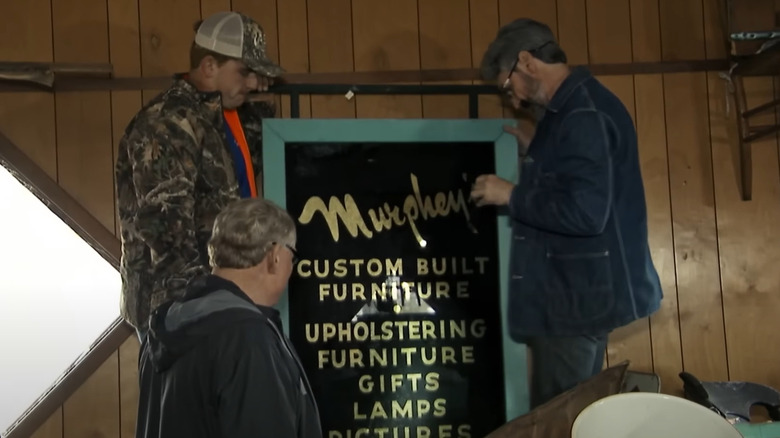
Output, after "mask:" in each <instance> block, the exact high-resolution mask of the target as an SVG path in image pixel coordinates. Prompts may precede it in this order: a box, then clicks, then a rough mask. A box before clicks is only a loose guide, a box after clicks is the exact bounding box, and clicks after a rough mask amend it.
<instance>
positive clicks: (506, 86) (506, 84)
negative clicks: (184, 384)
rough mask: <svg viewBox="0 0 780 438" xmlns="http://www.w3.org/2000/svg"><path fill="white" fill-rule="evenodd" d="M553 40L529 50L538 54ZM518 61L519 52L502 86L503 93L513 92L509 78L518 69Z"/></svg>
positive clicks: (533, 53)
mask: <svg viewBox="0 0 780 438" xmlns="http://www.w3.org/2000/svg"><path fill="white" fill-rule="evenodd" d="M553 42H554V41H547V42H546V43H544V44H542V45H540V46H539V47H537V48H535V49H531V50H528V51H527V52H528V53H530V54H532V55H534V56H536V55H537V54H538V53H539V51H540V50H542V49H543V48H544V47H545V46H547V45H548V44H552V43H553ZM521 52H522V50H521ZM518 62H520V53H518V54H517V56H516V57H515V62H514V64H512V68H511V69H509V74H508V75H507V76H506V80H505V81H504V84H503V85H502V86H501V91H502V92H503V93H506V94H507V95H509V94H511V91H512V90H510V89H509V78H511V77H512V73H514V72H515V70H517V63H518Z"/></svg>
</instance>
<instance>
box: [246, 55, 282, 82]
mask: <svg viewBox="0 0 780 438" xmlns="http://www.w3.org/2000/svg"><path fill="white" fill-rule="evenodd" d="M244 64H246V66H247V67H249V68H250V69H251V70H252V71H255V72H257V73H259V74H261V75H263V76H268V77H272V78H275V77H277V76H281V75H282V74H283V73H285V69H283V68H282V67H280V66H278V65H276V64H274V63H273V62H271V61H267V60H260V59H245V60H244Z"/></svg>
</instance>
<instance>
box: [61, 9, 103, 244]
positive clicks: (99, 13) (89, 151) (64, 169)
mask: <svg viewBox="0 0 780 438" xmlns="http://www.w3.org/2000/svg"><path fill="white" fill-rule="evenodd" d="M52 14H53V32H54V60H55V61H56V62H103V63H104V62H109V55H108V20H107V16H108V13H107V10H106V2H105V0H53V1H52ZM56 121H57V167H58V168H57V174H58V180H59V183H60V186H62V187H63V188H64V189H65V190H66V191H67V192H68V193H70V194H71V195H73V197H74V198H76V200H77V201H79V202H80V203H81V204H82V205H83V206H84V207H85V208H86V209H87V210H88V211H89V212H90V213H92V215H94V216H95V217H96V218H97V219H98V220H99V221H100V222H101V223H102V224H103V225H104V226H105V227H106V228H108V229H109V230H113V229H114V211H115V209H114V190H113V176H112V175H113V171H112V169H113V161H112V160H113V148H112V145H111V101H110V94H109V93H108V92H106V91H96V92H83V93H58V94H57V96H56Z"/></svg>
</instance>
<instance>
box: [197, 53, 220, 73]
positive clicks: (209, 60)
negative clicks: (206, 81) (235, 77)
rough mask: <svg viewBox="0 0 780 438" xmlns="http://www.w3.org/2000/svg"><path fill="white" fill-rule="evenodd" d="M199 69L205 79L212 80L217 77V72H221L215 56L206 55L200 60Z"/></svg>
mask: <svg viewBox="0 0 780 438" xmlns="http://www.w3.org/2000/svg"><path fill="white" fill-rule="evenodd" d="M198 69H199V70H200V72H201V73H202V74H203V75H204V76H205V77H207V78H212V77H214V76H216V75H217V71H218V70H219V65H218V63H217V60H216V59H215V58H214V57H213V56H211V55H206V56H204V57H203V59H201V60H200V64H199V65H198Z"/></svg>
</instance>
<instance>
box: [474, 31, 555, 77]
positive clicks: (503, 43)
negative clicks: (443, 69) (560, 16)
mask: <svg viewBox="0 0 780 438" xmlns="http://www.w3.org/2000/svg"><path fill="white" fill-rule="evenodd" d="M524 50H525V51H527V52H529V53H530V54H531V55H532V56H533V57H534V58H537V59H539V60H540V61H542V62H544V63H546V64H558V63H566V53H565V52H564V51H563V49H561V47H560V46H559V45H558V42H557V41H555V35H554V34H553V32H552V30H551V29H550V27H549V26H547V25H546V24H544V23H540V22H538V21H535V20H532V19H530V18H518V19H516V20H514V21H512V22H511V23H509V24H506V25H504V26H503V27H501V29H499V30H498V34H497V35H496V38H495V39H494V40H493V42H492V43H490V45H489V46H488V48H487V50H486V51H485V55H484V56H483V57H482V65H481V73H482V77H483V78H484V79H485V80H487V81H492V80H495V79H496V78H497V77H498V74H499V73H500V72H501V71H507V70H511V69H512V66H513V65H514V63H515V61H516V60H517V55H518V54H519V53H520V52H522V51H524Z"/></svg>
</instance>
